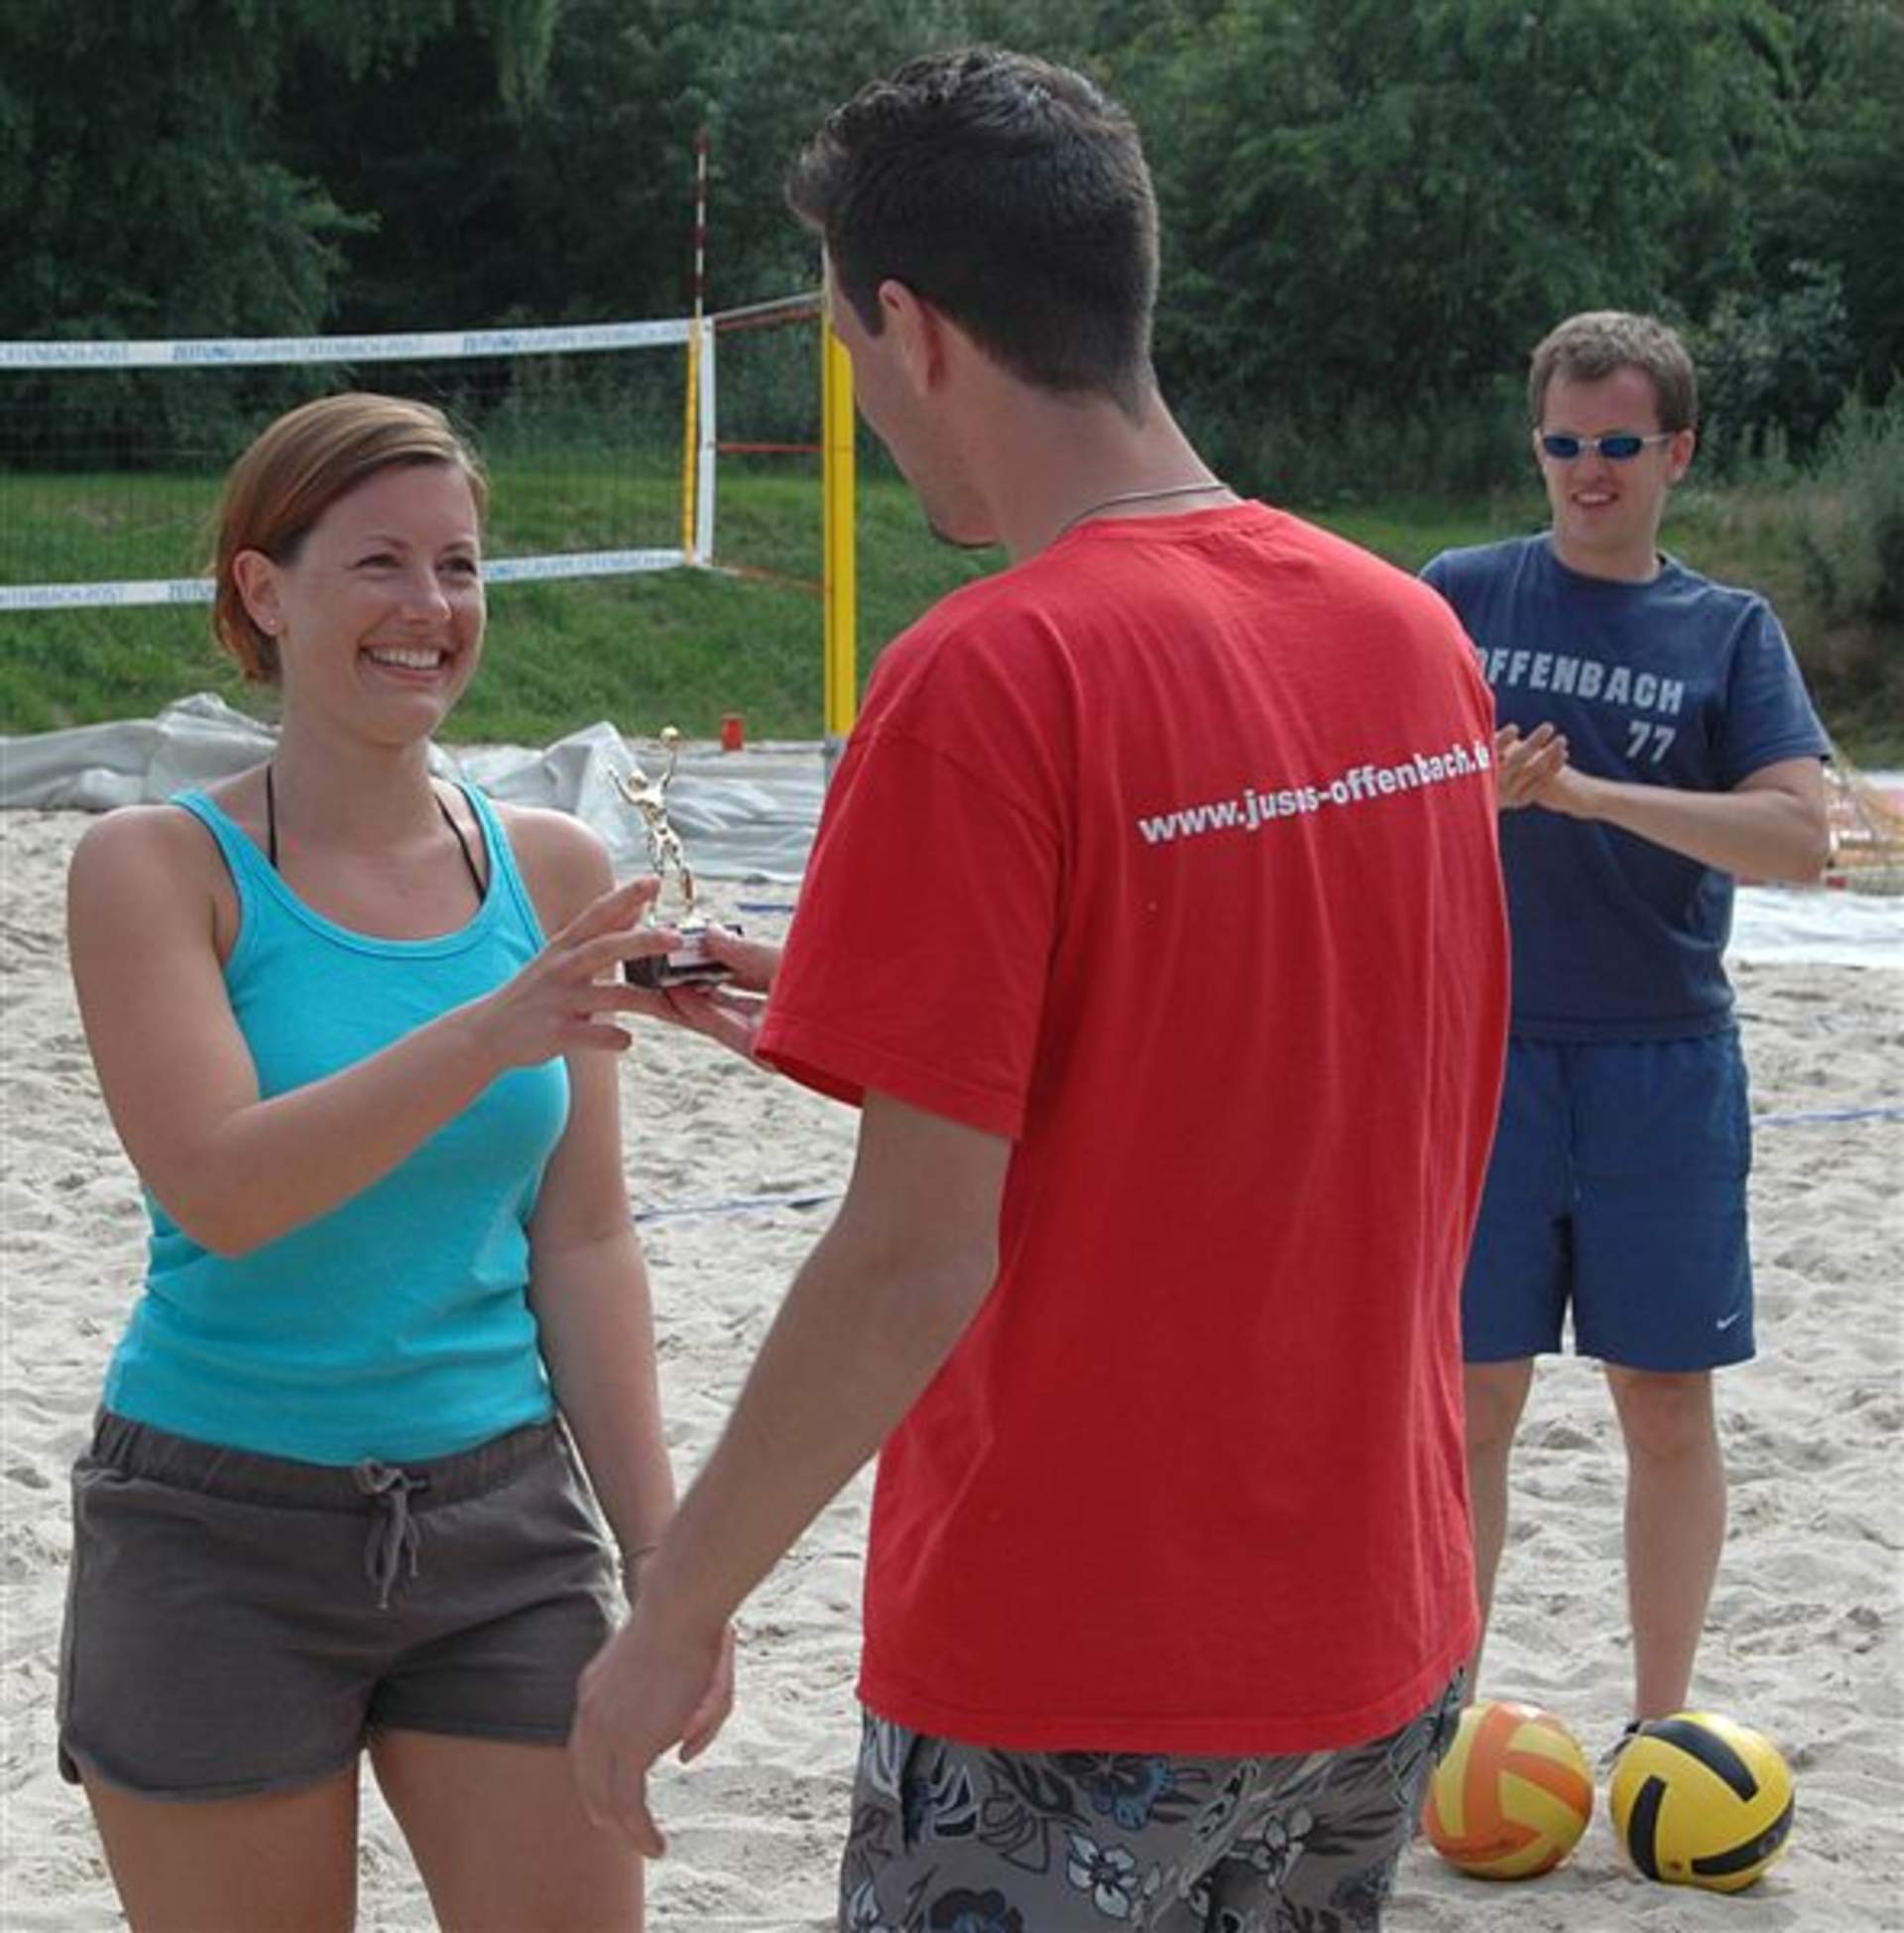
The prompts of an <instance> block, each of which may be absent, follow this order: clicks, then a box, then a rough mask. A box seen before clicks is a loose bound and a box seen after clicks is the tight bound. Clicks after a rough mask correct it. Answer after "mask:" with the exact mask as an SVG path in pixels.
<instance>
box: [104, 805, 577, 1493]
mask: <svg viewBox="0 0 1904 1933" xmlns="http://www.w3.org/2000/svg"><path fill="white" fill-rule="evenodd" d="M466 795H467V796H468V798H469V801H470V805H471V808H472V809H473V810H474V812H475V814H476V818H477V821H478V823H479V824H480V825H481V827H482V830H483V837H484V840H485V841H486V842H487V845H488V848H489V860H490V866H489V890H488V892H487V894H486V895H485V897H484V900H483V905H482V906H481V908H480V910H478V912H477V913H476V914H475V916H474V917H473V918H472V919H471V920H470V922H469V924H468V925H466V926H464V927H463V928H462V929H461V930H460V931H458V932H453V933H445V934H442V935H440V936H439V937H437V938H434V939H416V940H400V939H376V938H372V937H370V936H369V935H367V934H363V933H354V932H351V931H349V930H347V929H346V928H345V927H342V926H339V925H337V924H335V923H334V922H332V921H331V920H328V919H326V918H324V917H323V916H322V915H321V914H320V913H317V912H315V911H313V910H312V909H311V908H310V907H309V906H305V905H304V903H303V902H302V901H301V900H299V899H298V898H297V895H296V894H295V893H293V892H292V890H291V889H290V888H289V887H288V886H287V885H286V884H285V882H284V880H283V879H282V878H281V877H280V876H279V874H278V873H277V871H276V870H275V869H274V868H273V867H272V866H271V864H270V862H269V861H268V860H267V859H266V858H265V856H264V854H263V853H261V852H260V851H259V850H258V848H257V847H256V846H255V845H253V844H252V842H251V840H250V839H249V838H247V837H246V835H245V834H244V832H242V831H241V830H240V829H239V827H238V826H237V825H236V824H235V823H234V822H233V821H232V820H231V819H229V818H227V817H226V816H225V814H224V813H223V812H222V811H220V810H219V808H218V807H217V806H216V805H214V804H213V803H212V801H211V800H210V799H209V798H207V797H206V796H205V795H204V794H203V793H202V792H196V791H186V792H180V793H179V794H177V796H176V797H175V799H174V801H173V802H174V803H175V804H178V805H181V806H183V807H184V809H185V810H186V811H188V812H191V813H193V814H194V815H195V816H196V817H197V818H198V819H200V820H201V821H202V822H203V823H204V824H205V826H206V827H207V828H209V830H210V832H211V835H212V837H213V838H215V839H216V840H217V842H218V847H219V850H220V851H221V852H222V853H223V855H224V859H225V864H226V866H227V867H229V868H230V871H231V877H232V880H233V882H234V883H235V885H236V888H237V893H238V908H239V930H238V939H237V942H236V944H235V945H234V946H233V948H232V952H231V958H230V960H229V962H228V963H227V964H226V967H225V986H226V989H227V991H228V993H229V994H230V997H231V1006H232V1012H233V1013H234V1014H235V1015H236V1016H237V1020H238V1026H239V1028H240V1030H241V1031H242V1032H243V1034H244V1036H245V1039H246V1041H247V1043H248V1044H249V1046H250V1048H251V1055H252V1059H253V1061H254V1062H255V1063H256V1065H257V1069H258V1085H259V1090H260V1092H261V1094H263V1095H264V1096H266V1097H267V1098H268V1097H270V1096H271V1095H274V1094H283V1093H285V1092H287V1091H288V1090H290V1089H293V1088H297V1087H302V1086H305V1085H307V1084H308V1083H309V1082H311V1081H315V1080H320V1079H322V1078H323V1077H324V1076H325V1075H328V1074H333V1073H335V1072H337V1071H338V1070H339V1069H340V1068H344V1067H348V1066H350V1065H352V1064H353V1063H354V1062H356V1061H359V1060H362V1059H365V1058H366V1057H368V1056H369V1055H371V1054H374V1053H376V1052H378V1051H380V1050H381V1049H382V1048H384V1047H387V1046H389V1045H391V1044H392V1043H393V1042H394V1041H396V1040H399V1039H401V1038H402V1037H403V1036H404V1035H405V1034H407V1033H411V1032H413V1031H415V1029H416V1028H417V1027H421V1026H423V1025H424V1024H426V1023H427V1022H429V1021H433V1020H435V1019H436V1018H437V1017H438V1016H439V1015H442V1014H445V1013H447V1012H449V1010H450V1009H451V1008H454V1007H460V1006H462V1005H464V1004H465V1003H466V1002H468V1001H471V1000H474V999H476V998H478V997H479V996H481V995H483V994H486V993H489V992H490V991H491V990H492V989H494V988H495V987H497V986H499V985H501V984H502V982H504V981H505V980H507V979H509V978H510V977H511V976H512V975H513V974H514V973H515V972H516V971H517V970H518V969H519V968H520V967H522V966H523V965H524V964H525V963H526V962H527V961H529V960H530V959H531V958H532V957H534V955H535V953H536V952H538V951H539V950H540V948H541V945H542V930H541V922H540V921H539V920H538V919H537V918H536V916H535V907H534V906H533V905H532V904H531V902H530V898H529V894H528V892H527V890H526V889H525V887H524V885H523V880H522V875H521V874H520V873H519V872H518V871H517V868H516V862H515V858H514V856H513V855H512V853H511V852H510V847H509V841H508V839H507V838H506V837H505V835H504V833H503V829H502V826H501V824H500V823H499V822H498V820H497V817H496V814H495V812H494V811H493V810H492V809H491V807H490V806H489V804H488V802H487V801H486V800H485V799H484V798H483V797H482V796H481V795H480V794H479V793H478V792H476V791H474V790H468V789H467V788H466ZM567 1119H568V1070H567V1068H566V1066H565V1065H564V1064H563V1062H562V1061H561V1060H559V1059H556V1060H550V1061H547V1062H544V1063H543V1064H542V1065H541V1066H539V1067H530V1068H518V1069H516V1070H514V1071H512V1072H510V1073H507V1074H504V1075H503V1076H501V1077H500V1078H499V1079H497V1080H495V1081H493V1082H492V1083H491V1084H490V1085H489V1087H487V1088H486V1089H485V1090H484V1091H483V1093H482V1094H480V1095H479V1096H478V1097H477V1098H476V1100H475V1101H474V1102H473V1103H472V1104H471V1105H470V1106H469V1107H468V1108H467V1109H465V1110H464V1112H463V1113H461V1114H460V1115H458V1116H457V1117H456V1118H455V1119H454V1120H453V1121H451V1122H449V1123H447V1124H446V1125H445V1126H444V1127H442V1128H441V1129H439V1130H438V1131H437V1132H436V1133H435V1134H434V1135H432V1136H431V1137H430V1138H429V1140H428V1141H426V1142H425V1143H423V1145H422V1146H421V1147H420V1148H417V1149H416V1151H415V1152H414V1153H413V1154H412V1155H411V1156H410V1157H409V1158H408V1159H407V1160H406V1161H404V1162H403V1164H402V1165H401V1166H400V1167H398V1168H396V1169H394V1170H393V1171H392V1172H391V1173H389V1174H387V1175H386V1176H385V1177H384V1178H383V1179H382V1180H381V1181H379V1182H376V1183H375V1184H373V1185H372V1186H371V1187H369V1188H366V1189H365V1190H364V1191H363V1192H362V1193H361V1194H358V1195H356V1196H353V1197H352V1198H351V1199H350V1200H349V1201H346V1202H344V1203H343V1204H342V1205H341V1206H339V1207H337V1208H335V1209H333V1210H332V1211H331V1212H330V1213H329V1214H327V1215H323V1216H320V1217H319V1218H318V1219H317V1220H316V1221H313V1222H307V1223H305V1224H304V1225H303V1226H302V1227H300V1228H297V1229H294V1230H292V1231H291V1233H289V1234H288V1235H285V1236H282V1237H280V1238H279V1239H278V1240H277V1241H275V1242H270V1243H267V1244H266V1245H265V1246H264V1247H263V1248H260V1249H256V1250H254V1251H253V1252H252V1253H251V1254H249V1255H246V1256H241V1257H239V1258H238V1259H236V1260H235V1261H233V1260H227V1259H225V1258H222V1257H219V1256H216V1255H213V1254H211V1253H210V1252H209V1251H208V1250H205V1249H202V1248H200V1247H199V1246H198V1244H197V1243H195V1242H194V1241H192V1239H191V1238H190V1237H189V1236H188V1235H186V1234H185V1233H184V1232H183V1231H182V1230H181V1229H180V1228H179V1225H178V1224H177V1223H176V1222H175V1221H174V1220H173V1219H172V1217H171V1216H170V1215H168V1214H167V1213H166V1211H165V1209H164V1208H163V1207H162V1206H161V1205H160V1203H159V1202H157V1201H156V1200H154V1199H153V1197H152V1195H151V1194H150V1192H148V1194H147V1197H146V1203H147V1208H148V1210H149V1212H150V1214H151V1217H152V1240H151V1252H150V1262H149V1266H148V1270H147V1275H146V1286H145V1293H144V1295H143V1296H142V1297H141V1298H140V1301H139V1304H138V1306H137V1307H136V1308H135V1310H134V1311H133V1316H132V1321H131V1323H130V1325H129V1326H128V1328H127V1330H126V1333H125V1336H124V1337H123V1339H122V1340H121V1342H120V1344H119V1347H118V1350H117V1352H116V1353H115V1354H114V1356H113V1359H112V1364H111V1367H110V1369H109V1370H108V1372H107V1376H106V1388H105V1402H106V1407H107V1408H108V1409H111V1410H114V1411H116V1412H117V1413H118V1414H120V1415H122V1416H129V1417H131V1418H133V1419H134V1420H135V1421H137V1422H142V1423H150V1424H153V1425H155V1426H156V1427H158V1428H160V1429H166V1430H171V1431H173V1432H174V1433H175V1434H177V1435H179V1436H191V1437H196V1438H198V1439H200V1440H201V1441H204V1442H210V1443H222V1444H226V1445H229V1446H230V1447H232V1448H234V1449H241V1450H253V1451H258V1452H262V1453H263V1454H265V1455H267V1456H281V1457H295V1458H298V1459H300V1460H302V1461H305V1462H310V1463H329V1464H347V1463H355V1462H357V1461H359V1460H360V1459H361V1458H364V1457H377V1458H380V1459H382V1460H384V1461H386V1462H393V1463H398V1462H413V1461H416V1460H419V1459H422V1458H426V1457H435V1456H447V1455H451V1454H453V1453H454V1452H456V1451H458V1450H462V1449H467V1448H469V1447H470V1446H471V1445H473V1444H476V1443H480V1442H483V1441H485V1440H486V1439H488V1438H489V1437H492V1436H496V1435H498V1434H500V1433H501V1432H503V1431H505V1430H509V1429H514V1428H516V1427H518V1426H519V1425H521V1424H524V1423H529V1422H536V1421H540V1420H542V1419H544V1418H545V1417H547V1416H549V1415H550V1414H551V1413H552V1412H553V1407H554V1405H553V1400H552V1398H551V1395H550V1391H549V1386H548V1378H547V1375H546V1373H545V1372H544V1369H543V1366H542V1359H541V1353H540V1350H539V1349H538V1347H537V1340H536V1330H535V1316H534V1314H533V1313H532V1312H531V1310H530V1306H529V1299H528V1293H527V1290H528V1284H529V1227H528V1224H529V1218H530V1215H531V1214H532V1212H533V1211H534V1209H535V1194H536V1190H537V1188H538V1187H539V1186H540V1183H541V1177H542V1170H543V1168H544V1167H545V1165H546V1164H547V1161H548V1157H549V1154H550V1153H551V1152H552V1151H553V1149H554V1148H555V1145H556V1143H557V1142H558V1141H559V1140H560V1139H561V1135H562V1130H563V1128H564V1126H565V1125H566V1123H567Z"/></svg>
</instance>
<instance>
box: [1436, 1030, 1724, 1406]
mask: <svg viewBox="0 0 1904 1933" xmlns="http://www.w3.org/2000/svg"><path fill="white" fill-rule="evenodd" d="M1751 1164H1752V1134H1751V1112H1750V1103H1749V1100H1748V1097H1747V1091H1746V1083H1745V1062H1744V1057H1743V1056H1742V1055H1741V1054H1740V1052H1739V1047H1738V1035H1737V1033H1736V1031H1734V1030H1733V1029H1730V1028H1727V1029H1725V1031H1723V1032H1719V1033H1705V1034H1698V1035H1695V1036H1693V1037H1690V1038H1684V1039H1674V1040H1539V1039H1532V1038H1529V1037H1527V1036H1525V1035H1521V1034H1516V1035H1514V1036H1513V1038H1512V1039H1511V1040H1510V1041H1509V1042H1508V1048H1507V1074H1506V1083H1505V1086H1504V1089H1503V1091H1502V1094H1501V1103H1500V1127H1499V1129H1498V1131H1497V1133H1496V1134H1495V1136H1494V1151H1493V1159H1492V1161H1491V1162H1490V1164H1489V1166H1488V1170H1487V1187H1486V1189H1485V1190H1484V1192H1483V1195H1482V1203H1481V1217H1480V1221H1479V1223H1478V1225H1477V1227H1476V1230H1475V1244H1474V1249H1473V1251H1472V1253H1471V1254H1470V1256H1469V1260H1468V1276H1467V1281H1466V1283H1465V1285H1464V1289H1463V1296H1462V1329H1463V1343H1464V1347H1465V1351H1466V1354H1467V1358H1468V1361H1469V1362H1471V1363H1506V1362H1516V1361H1519V1360H1520V1359H1522V1358H1524V1357H1530V1356H1538V1355H1540V1354H1542V1353H1543V1352H1552V1351H1557V1350H1558V1349H1559V1348H1560V1346H1561V1332H1562V1327H1563V1323H1564V1321H1565V1318H1566V1316H1567V1314H1568V1311H1569V1309H1570V1308H1571V1310H1572V1314H1573V1326H1574V1347H1575V1349H1576V1350H1577V1351H1578V1352H1579V1354H1581V1355H1583V1356H1593V1357H1597V1358H1599V1359H1600V1360H1601V1361H1602V1362H1606V1363H1617V1364H1619V1365H1621V1366H1622V1367H1624V1368H1627V1369H1637V1370H1660V1371H1679V1372H1688V1371H1698V1370H1710V1369H1718V1368H1720V1367H1722V1366H1723V1365H1725V1364H1726V1363H1742V1362H1744V1361H1746V1360H1747V1359H1748V1358H1749V1357H1750V1356H1751V1354H1752V1269H1751V1258H1750V1256H1749V1254H1748V1252H1747V1247H1746V1236H1745V1180H1746V1176H1747V1174H1748V1173H1749V1171H1750V1169H1751Z"/></svg>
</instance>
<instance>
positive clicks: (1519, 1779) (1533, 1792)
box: [1422, 1699, 1594, 1879]
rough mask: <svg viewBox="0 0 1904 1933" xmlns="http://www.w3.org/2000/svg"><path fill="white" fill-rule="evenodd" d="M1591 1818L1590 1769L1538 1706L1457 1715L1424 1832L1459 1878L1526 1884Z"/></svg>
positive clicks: (1504, 1705)
mask: <svg viewBox="0 0 1904 1933" xmlns="http://www.w3.org/2000/svg"><path fill="white" fill-rule="evenodd" d="M1593 1814H1594V1778H1593V1773H1592V1771H1591V1770H1590V1769H1589V1767H1588V1764H1587V1756H1586V1753H1585V1752H1582V1751H1581V1749H1580V1744H1579V1741H1578V1740H1576V1739H1575V1737H1574V1735H1573V1734H1572V1733H1571V1732H1569V1731H1568V1729H1567V1728H1566V1726H1564V1725H1563V1724H1562V1723H1561V1722H1560V1720H1559V1719H1557V1718H1556V1717H1555V1716H1554V1715H1553V1713H1552V1712H1548V1711H1543V1710H1542V1709H1541V1708H1540V1707H1539V1706H1538V1705H1521V1704H1516V1703H1513V1702H1511V1701H1508V1700H1504V1699H1495V1700H1490V1701H1485V1702H1482V1703H1479V1704H1475V1705H1471V1706H1469V1708H1468V1709H1467V1711H1465V1712H1464V1713H1462V1715H1461V1727H1460V1730H1459V1731H1458V1732H1457V1733H1456V1734H1455V1742H1454V1744H1453V1745H1452V1746H1450V1747H1449V1749H1448V1755H1447V1756H1446V1757H1445V1758H1444V1759H1443V1760H1442V1761H1441V1764H1440V1765H1439V1767H1437V1769H1436V1771H1435V1775H1434V1777H1433V1778H1432V1779H1431V1780H1430V1781H1429V1784H1428V1800H1427V1804H1426V1806H1425V1807H1424V1808H1423V1812H1422V1828H1423V1830H1424V1831H1425V1832H1426V1833H1427V1835H1428V1841H1429V1844H1430V1845H1432V1846H1433V1847H1434V1849H1435V1851H1436V1852H1437V1853H1439V1854H1440V1855H1441V1856H1442V1858H1443V1859H1445V1860H1446V1861H1447V1862H1448V1863H1449V1864H1450V1865H1451V1866H1455V1867H1459V1868H1460V1870H1461V1871H1462V1872H1463V1873H1473V1874H1475V1876H1476V1877H1477V1878H1482V1879H1531V1878H1532V1877H1533V1876H1534V1874H1535V1873H1546V1872H1549V1871H1551V1870H1552V1869H1553V1868H1554V1867H1556V1866H1558V1865H1559V1864H1560V1863H1561V1861H1562V1860H1564V1859H1565V1858H1566V1857H1567V1855H1568V1854H1569V1853H1571V1852H1572V1851H1573V1850H1574V1848H1575V1846H1577V1845H1578V1844H1579V1843H1580V1836H1581V1834H1582V1833H1584V1832H1585V1831H1586V1830H1587V1822H1588V1820H1590V1819H1591V1818H1592V1817H1593Z"/></svg>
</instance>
